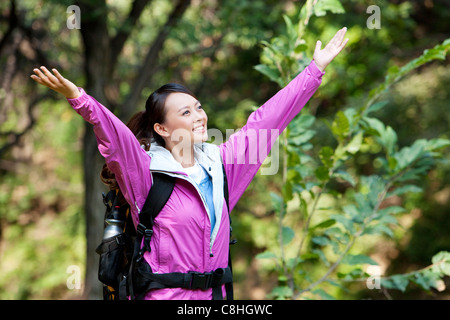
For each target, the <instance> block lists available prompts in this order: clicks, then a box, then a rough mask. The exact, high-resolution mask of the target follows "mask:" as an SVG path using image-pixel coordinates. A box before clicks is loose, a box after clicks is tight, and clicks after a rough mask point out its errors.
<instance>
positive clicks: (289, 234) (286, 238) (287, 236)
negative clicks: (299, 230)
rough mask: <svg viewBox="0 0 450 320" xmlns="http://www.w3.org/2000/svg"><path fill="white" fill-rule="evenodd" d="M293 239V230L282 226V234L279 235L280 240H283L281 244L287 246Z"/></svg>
mask: <svg viewBox="0 0 450 320" xmlns="http://www.w3.org/2000/svg"><path fill="white" fill-rule="evenodd" d="M294 237H295V232H294V230H292V229H291V228H289V227H287V226H283V228H282V234H281V238H282V240H283V244H284V245H287V244H289V243H290V242H291V241H292V239H294Z"/></svg>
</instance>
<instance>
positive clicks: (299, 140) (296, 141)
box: [289, 130, 316, 146]
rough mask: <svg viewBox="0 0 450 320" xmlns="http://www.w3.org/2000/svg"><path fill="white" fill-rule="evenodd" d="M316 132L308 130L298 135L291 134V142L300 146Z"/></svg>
mask: <svg viewBox="0 0 450 320" xmlns="http://www.w3.org/2000/svg"><path fill="white" fill-rule="evenodd" d="M315 134H316V132H315V131H314V130H306V131H304V132H302V133H300V134H298V135H296V136H292V135H291V137H289V143H291V144H293V145H296V146H300V145H302V144H304V143H306V142H308V141H309V140H310V139H311V138H312V137H314V135H315Z"/></svg>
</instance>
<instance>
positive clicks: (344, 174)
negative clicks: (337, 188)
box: [333, 170, 356, 187]
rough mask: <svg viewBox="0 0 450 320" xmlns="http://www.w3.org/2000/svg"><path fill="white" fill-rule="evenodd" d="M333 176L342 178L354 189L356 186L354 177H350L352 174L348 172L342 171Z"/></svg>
mask: <svg viewBox="0 0 450 320" xmlns="http://www.w3.org/2000/svg"><path fill="white" fill-rule="evenodd" d="M333 176H334V177H336V178H340V179H342V180H344V181H347V182H348V183H350V184H351V185H352V187H354V186H355V185H356V181H355V179H353V177H352V176H351V175H350V173H348V172H346V171H342V170H339V171H336V172H335V173H334V174H333Z"/></svg>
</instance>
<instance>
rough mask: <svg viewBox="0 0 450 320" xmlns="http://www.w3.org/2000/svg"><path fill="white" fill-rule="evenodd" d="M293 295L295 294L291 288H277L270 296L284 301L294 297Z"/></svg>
mask: <svg viewBox="0 0 450 320" xmlns="http://www.w3.org/2000/svg"><path fill="white" fill-rule="evenodd" d="M292 295H293V292H292V289H291V288H289V287H288V286H279V287H275V288H274V289H273V290H272V292H271V293H270V294H269V297H270V298H276V299H280V300H284V299H287V298H290V297H292Z"/></svg>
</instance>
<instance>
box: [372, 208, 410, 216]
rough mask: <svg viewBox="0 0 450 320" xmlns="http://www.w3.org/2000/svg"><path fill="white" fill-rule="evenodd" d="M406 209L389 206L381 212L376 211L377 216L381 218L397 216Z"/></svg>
mask: <svg viewBox="0 0 450 320" xmlns="http://www.w3.org/2000/svg"><path fill="white" fill-rule="evenodd" d="M405 211H406V209H405V208H403V207H400V206H390V207H387V208H384V209H381V210H378V214H379V215H381V216H383V215H387V214H397V213H401V212H405Z"/></svg>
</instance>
